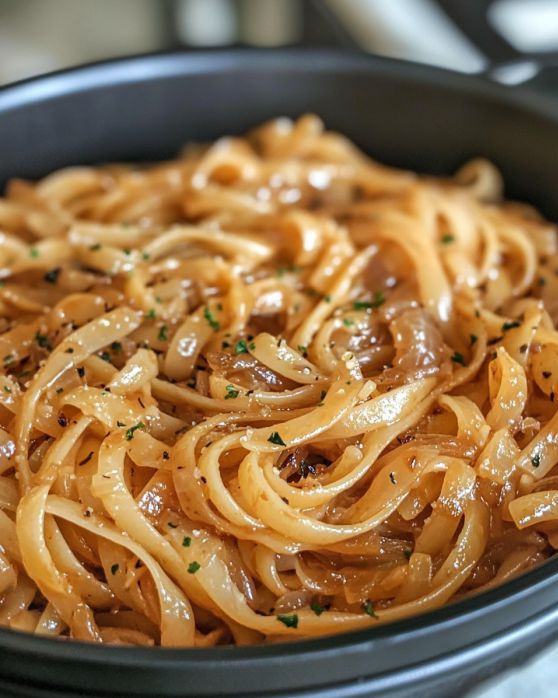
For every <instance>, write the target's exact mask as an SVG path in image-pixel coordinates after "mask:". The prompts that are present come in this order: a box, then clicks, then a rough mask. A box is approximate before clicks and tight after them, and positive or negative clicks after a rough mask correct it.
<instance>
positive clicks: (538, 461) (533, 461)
mask: <svg viewBox="0 0 558 698" xmlns="http://www.w3.org/2000/svg"><path fill="white" fill-rule="evenodd" d="M531 464H532V466H533V468H538V467H539V465H540V464H541V457H540V455H539V454H538V453H536V454H535V455H534V456H532V457H531Z"/></svg>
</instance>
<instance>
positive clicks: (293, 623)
mask: <svg viewBox="0 0 558 698" xmlns="http://www.w3.org/2000/svg"><path fill="white" fill-rule="evenodd" d="M277 620H278V621H279V622H280V623H283V625H286V626H287V628H298V615H297V614H296V613H293V614H292V615H286V616H285V615H282V616H277Z"/></svg>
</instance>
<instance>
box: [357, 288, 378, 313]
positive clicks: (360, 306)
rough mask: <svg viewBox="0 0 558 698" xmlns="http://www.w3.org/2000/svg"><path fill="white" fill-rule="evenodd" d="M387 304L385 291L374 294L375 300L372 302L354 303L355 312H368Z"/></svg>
mask: <svg viewBox="0 0 558 698" xmlns="http://www.w3.org/2000/svg"><path fill="white" fill-rule="evenodd" d="M385 302H386V298H385V296H384V293H383V291H375V292H374V300H372V301H353V308H354V310H368V309H373V308H379V307H380V306H381V305H382V304H383V303H385Z"/></svg>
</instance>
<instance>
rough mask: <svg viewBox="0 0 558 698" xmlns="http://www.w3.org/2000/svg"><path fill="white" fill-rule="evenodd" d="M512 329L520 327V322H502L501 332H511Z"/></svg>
mask: <svg viewBox="0 0 558 698" xmlns="http://www.w3.org/2000/svg"><path fill="white" fill-rule="evenodd" d="M514 327H521V323H520V322H504V324H503V325H502V331H503V332H507V331H508V330H513V328H514Z"/></svg>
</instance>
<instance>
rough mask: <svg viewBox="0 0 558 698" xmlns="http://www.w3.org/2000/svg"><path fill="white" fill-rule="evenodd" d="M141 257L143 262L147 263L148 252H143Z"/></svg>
mask: <svg viewBox="0 0 558 698" xmlns="http://www.w3.org/2000/svg"><path fill="white" fill-rule="evenodd" d="M141 256H142V259H143V260H144V261H145V262H147V260H148V259H149V257H150V255H149V252H144V253H143V254H142V255H141Z"/></svg>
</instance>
